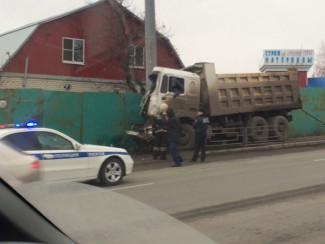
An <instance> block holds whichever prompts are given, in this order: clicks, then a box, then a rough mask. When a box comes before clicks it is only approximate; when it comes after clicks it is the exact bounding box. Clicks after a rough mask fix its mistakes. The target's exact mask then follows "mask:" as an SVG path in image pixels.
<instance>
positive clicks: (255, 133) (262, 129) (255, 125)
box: [248, 116, 269, 142]
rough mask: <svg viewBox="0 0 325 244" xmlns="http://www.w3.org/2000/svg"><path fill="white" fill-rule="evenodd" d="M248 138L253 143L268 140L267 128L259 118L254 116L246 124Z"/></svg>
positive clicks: (265, 122)
mask: <svg viewBox="0 0 325 244" xmlns="http://www.w3.org/2000/svg"><path fill="white" fill-rule="evenodd" d="M248 136H249V137H250V138H251V139H252V140H253V141H258V142H263V141H267V140H268V136H269V126H268V123H267V121H266V120H265V119H264V118H263V117H261V116H254V117H253V118H251V120H250V122H249V123H248Z"/></svg>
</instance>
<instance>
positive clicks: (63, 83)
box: [0, 73, 129, 93]
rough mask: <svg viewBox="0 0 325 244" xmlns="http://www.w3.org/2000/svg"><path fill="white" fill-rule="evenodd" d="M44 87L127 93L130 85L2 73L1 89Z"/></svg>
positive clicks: (49, 88) (113, 81)
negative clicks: (25, 76)
mask: <svg viewBox="0 0 325 244" xmlns="http://www.w3.org/2000/svg"><path fill="white" fill-rule="evenodd" d="M21 88H28V89H34V88H35V89H42V90H51V91H69V92H115V93H125V92H126V91H128V90H129V89H128V87H127V85H126V83H125V81H118V80H103V79H86V78H79V79H78V78H71V77H56V76H42V75H28V77H27V78H24V76H23V75H21V74H9V73H8V74H2V75H1V76H0V89H21Z"/></svg>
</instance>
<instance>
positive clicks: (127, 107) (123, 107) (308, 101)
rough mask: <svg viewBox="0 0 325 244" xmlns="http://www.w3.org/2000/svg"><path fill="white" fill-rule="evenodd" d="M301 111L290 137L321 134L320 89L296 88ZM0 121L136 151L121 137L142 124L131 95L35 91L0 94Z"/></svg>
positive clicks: (324, 99) (323, 97)
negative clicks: (27, 124) (2, 105)
mask: <svg viewBox="0 0 325 244" xmlns="http://www.w3.org/2000/svg"><path fill="white" fill-rule="evenodd" d="M300 93H301V98H302V102H303V109H299V110H295V111H292V112H291V114H292V115H293V118H294V119H293V121H292V122H290V134H289V136H290V137H298V136H309V135H319V134H325V126H324V123H323V122H325V88H302V89H301V90H300ZM0 100H5V101H6V102H7V106H6V107H5V108H0V123H15V122H26V121H28V120H31V119H34V120H37V121H39V123H40V125H41V126H44V127H49V128H53V129H57V130H59V131H62V132H63V133H65V134H67V135H70V136H71V137H73V138H74V139H76V140H78V141H80V142H82V143H89V144H99V145H114V146H120V147H125V148H128V149H129V148H134V147H137V145H138V141H136V139H134V138H131V137H130V136H127V135H125V133H124V131H125V130H129V129H131V125H132V124H140V123H142V122H143V120H142V118H141V116H140V115H139V112H140V107H139V104H140V101H141V96H140V95H139V94H136V93H125V94H116V93H95V92H85V93H72V92H59V91H44V90H38V89H15V90H9V89H8V90H0Z"/></svg>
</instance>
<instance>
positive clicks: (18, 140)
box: [2, 132, 42, 151]
mask: <svg viewBox="0 0 325 244" xmlns="http://www.w3.org/2000/svg"><path fill="white" fill-rule="evenodd" d="M2 140H3V141H5V142H8V143H9V144H11V145H12V146H13V147H16V148H18V149H20V150H22V151H34V150H41V149H42V146H41V144H40V142H39V141H38V139H37V137H36V134H35V133H34V132H19V133H15V134H11V135H8V136H6V137H4V138H3V139H2Z"/></svg>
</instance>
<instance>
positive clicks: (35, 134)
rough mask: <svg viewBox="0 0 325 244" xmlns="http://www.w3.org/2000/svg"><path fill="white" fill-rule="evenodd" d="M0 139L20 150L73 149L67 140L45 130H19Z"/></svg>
mask: <svg viewBox="0 0 325 244" xmlns="http://www.w3.org/2000/svg"><path fill="white" fill-rule="evenodd" d="M2 140H3V141H5V142H7V143H9V144H10V145H12V146H14V147H16V148H18V149H20V150H22V151H35V150H37V151H40V150H73V149H74V147H73V145H72V143H71V142H70V141H69V140H67V139H65V138H63V137H62V136H60V135H57V134H54V133H51V132H46V131H30V132H19V133H15V134H11V135H8V136H6V137H4V138H3V139H2Z"/></svg>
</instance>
